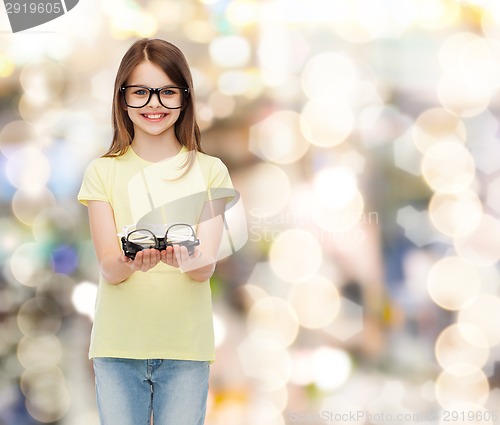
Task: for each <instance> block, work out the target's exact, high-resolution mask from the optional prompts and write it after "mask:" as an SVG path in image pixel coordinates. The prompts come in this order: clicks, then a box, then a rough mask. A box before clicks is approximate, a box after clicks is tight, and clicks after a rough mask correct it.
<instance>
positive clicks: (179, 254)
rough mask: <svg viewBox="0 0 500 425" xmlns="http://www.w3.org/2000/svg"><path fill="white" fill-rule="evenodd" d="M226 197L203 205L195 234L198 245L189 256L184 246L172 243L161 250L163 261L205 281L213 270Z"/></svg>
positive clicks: (222, 223) (218, 246)
mask: <svg viewBox="0 0 500 425" xmlns="http://www.w3.org/2000/svg"><path fill="white" fill-rule="evenodd" d="M225 208H226V199H225V198H222V199H216V200H213V201H208V202H207V203H206V204H205V206H204V207H203V211H202V214H201V218H200V223H199V224H198V228H197V231H196V233H197V236H198V239H199V240H200V246H199V247H197V249H196V250H195V252H194V254H193V255H192V256H190V255H189V254H188V251H187V248H186V247H181V246H179V245H174V246H173V247H168V248H167V249H166V250H165V251H162V252H161V259H162V261H163V262H165V263H167V264H169V265H171V266H174V267H179V268H180V269H181V270H182V271H183V272H185V273H186V274H187V275H188V276H189V277H190V278H191V279H193V280H196V281H198V282H205V281H206V280H208V279H210V277H211V276H212V274H213V273H214V271H215V265H216V263H217V255H218V253H219V249H220V243H221V240H222V232H223V227H224V221H223V219H224V210H225Z"/></svg>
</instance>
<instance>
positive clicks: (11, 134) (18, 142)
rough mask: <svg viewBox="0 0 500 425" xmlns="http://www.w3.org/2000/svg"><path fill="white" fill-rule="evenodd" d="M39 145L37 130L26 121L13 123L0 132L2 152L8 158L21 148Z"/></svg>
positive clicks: (0, 148) (0, 150) (6, 125)
mask: <svg viewBox="0 0 500 425" xmlns="http://www.w3.org/2000/svg"><path fill="white" fill-rule="evenodd" d="M37 144H38V134H37V132H36V129H35V127H34V126H33V125H31V124H29V123H27V122H26V121H11V122H9V123H7V124H5V125H4V126H3V127H2V129H1V130H0V152H1V153H2V154H3V155H5V156H6V157H7V158H8V157H10V156H11V155H12V154H14V153H15V152H17V151H18V150H19V149H21V148H26V147H28V146H36V145H37Z"/></svg>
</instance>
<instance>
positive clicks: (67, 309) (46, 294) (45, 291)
mask: <svg viewBox="0 0 500 425" xmlns="http://www.w3.org/2000/svg"><path fill="white" fill-rule="evenodd" d="M75 285H76V283H75V281H74V280H73V279H72V278H71V277H69V276H67V275H64V274H58V273H55V274H54V275H53V276H52V277H51V279H50V280H47V281H46V282H43V283H41V284H40V285H38V286H37V288H36V297H37V298H42V299H44V300H50V301H52V302H53V303H54V304H56V305H57V308H58V309H59V313H60V315H61V316H67V315H68V314H71V313H74V308H73V304H72V303H71V295H72V293H73V290H74V287H75Z"/></svg>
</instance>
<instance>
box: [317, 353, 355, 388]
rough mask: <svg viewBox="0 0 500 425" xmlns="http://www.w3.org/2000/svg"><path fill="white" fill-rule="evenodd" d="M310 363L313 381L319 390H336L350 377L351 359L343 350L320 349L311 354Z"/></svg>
mask: <svg viewBox="0 0 500 425" xmlns="http://www.w3.org/2000/svg"><path fill="white" fill-rule="evenodd" d="M311 361H312V376H313V381H314V383H315V384H316V386H318V388H320V389H321V390H324V391H333V390H336V389H338V388H340V387H341V386H342V385H344V384H345V383H346V382H347V380H348V379H349V376H350V375H351V371H352V362H351V358H350V357H349V354H347V353H346V352H345V351H344V350H340V349H336V348H330V347H320V348H318V349H317V350H316V351H315V352H314V353H313V355H312V359H311Z"/></svg>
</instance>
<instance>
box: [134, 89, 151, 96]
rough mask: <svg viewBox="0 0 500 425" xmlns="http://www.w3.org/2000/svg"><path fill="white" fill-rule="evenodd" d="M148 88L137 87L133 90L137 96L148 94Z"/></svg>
mask: <svg viewBox="0 0 500 425" xmlns="http://www.w3.org/2000/svg"><path fill="white" fill-rule="evenodd" d="M148 92H149V91H148V90H146V89H137V90H135V91H134V92H133V94H135V95H137V96H146V95H147V94H148Z"/></svg>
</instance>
